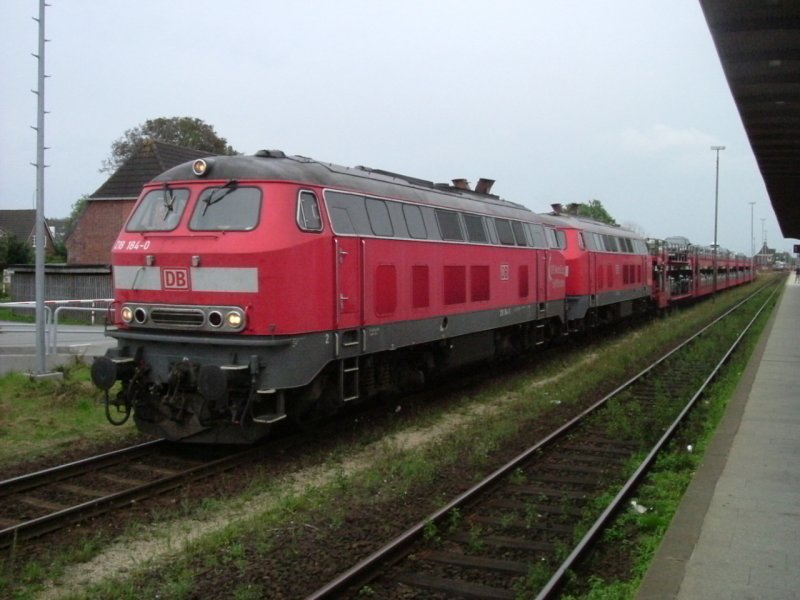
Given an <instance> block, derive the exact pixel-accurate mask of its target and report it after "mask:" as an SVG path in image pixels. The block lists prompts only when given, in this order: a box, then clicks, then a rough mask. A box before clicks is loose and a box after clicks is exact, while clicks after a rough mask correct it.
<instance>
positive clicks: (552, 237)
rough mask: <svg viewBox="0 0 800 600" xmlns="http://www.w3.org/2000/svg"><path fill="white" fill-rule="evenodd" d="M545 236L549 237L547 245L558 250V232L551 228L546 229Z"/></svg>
mask: <svg viewBox="0 0 800 600" xmlns="http://www.w3.org/2000/svg"><path fill="white" fill-rule="evenodd" d="M544 233H545V235H546V236H547V245H548V247H550V248H558V238H556V232H555V230H554V229H551V228H550V227H546V228H545V230H544Z"/></svg>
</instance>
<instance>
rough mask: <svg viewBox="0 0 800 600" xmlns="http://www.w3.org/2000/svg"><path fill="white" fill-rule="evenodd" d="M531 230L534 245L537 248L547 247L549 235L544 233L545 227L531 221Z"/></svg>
mask: <svg viewBox="0 0 800 600" xmlns="http://www.w3.org/2000/svg"><path fill="white" fill-rule="evenodd" d="M530 230H531V236H532V237H533V245H534V246H535V247H536V248H547V237H545V235H544V227H542V226H541V225H537V224H534V223H531V224H530Z"/></svg>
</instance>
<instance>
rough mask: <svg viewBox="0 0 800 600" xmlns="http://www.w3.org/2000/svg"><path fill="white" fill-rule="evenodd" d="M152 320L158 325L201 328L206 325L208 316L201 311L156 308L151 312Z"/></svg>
mask: <svg viewBox="0 0 800 600" xmlns="http://www.w3.org/2000/svg"><path fill="white" fill-rule="evenodd" d="M150 320H151V321H152V322H153V323H155V324H156V325H166V326H170V327H187V328H200V327H202V326H203V325H204V324H205V321H206V316H205V313H204V312H203V311H202V310H199V309H191V308H154V309H153V310H152V311H150Z"/></svg>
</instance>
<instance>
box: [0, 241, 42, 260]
mask: <svg viewBox="0 0 800 600" xmlns="http://www.w3.org/2000/svg"><path fill="white" fill-rule="evenodd" d="M0 239H2V242H0V267H2V268H5V267H7V266H8V265H29V264H31V263H33V261H34V254H33V248H32V247H31V246H30V245H28V244H26V243H25V242H21V241H19V240H18V239H17V236H15V235H0Z"/></svg>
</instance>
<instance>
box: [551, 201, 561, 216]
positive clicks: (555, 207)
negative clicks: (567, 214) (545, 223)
mask: <svg viewBox="0 0 800 600" xmlns="http://www.w3.org/2000/svg"><path fill="white" fill-rule="evenodd" d="M550 206H551V207H552V208H553V212H554V213H555V214H557V215H560V214H561V211H563V210H564V207H563V206H561V204H551V205H550Z"/></svg>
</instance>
